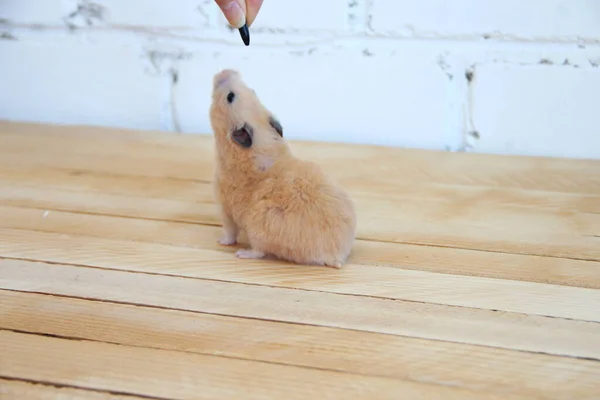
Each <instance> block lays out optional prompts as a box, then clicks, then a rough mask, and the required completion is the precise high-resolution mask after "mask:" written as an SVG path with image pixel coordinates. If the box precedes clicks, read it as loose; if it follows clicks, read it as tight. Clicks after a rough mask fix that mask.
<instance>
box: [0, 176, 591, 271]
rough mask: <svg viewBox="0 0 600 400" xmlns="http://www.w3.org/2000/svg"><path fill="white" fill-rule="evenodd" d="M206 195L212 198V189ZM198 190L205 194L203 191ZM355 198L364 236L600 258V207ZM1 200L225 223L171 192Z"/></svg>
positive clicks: (47, 192)
mask: <svg viewBox="0 0 600 400" xmlns="http://www.w3.org/2000/svg"><path fill="white" fill-rule="evenodd" d="M204 196H205V197H204V198H206V194H205V195H204ZM199 198H200V199H201V198H202V196H200V195H199ZM355 200H356V203H357V209H358V214H359V221H358V222H359V226H358V238H361V239H368V240H377V241H388V242H399V243H412V244H421V245H434V246H445V247H452V248H463V249H476V250H484V251H495V252H505V253H506V252H508V253H515V254H530V255H540V256H552V257H566V258H572V259H580V260H592V261H600V214H589V213H588V214H573V215H571V214H565V215H558V214H557V215H547V216H539V215H536V214H535V213H532V214H531V215H530V214H528V213H527V212H526V211H523V210H520V211H519V212H518V213H516V214H515V213H512V212H506V213H504V214H503V213H502V212H500V211H498V213H495V210H490V209H488V210H487V211H486V210H482V209H480V210H476V209H475V208H474V209H473V210H472V211H468V212H466V210H465V212H463V213H462V214H461V212H459V211H458V210H456V215H455V214H453V212H452V210H451V209H450V208H451V207H450V208H449V206H447V205H444V204H440V203H423V202H420V203H419V202H415V203H413V204H409V203H402V204H400V203H394V202H389V201H387V200H381V199H380V200H378V201H375V200H373V201H372V202H371V203H369V202H366V201H365V200H361V199H360V198H359V199H355ZM0 204H3V205H8V206H21V207H30V208H39V209H49V210H59V211H76V212H85V213H92V214H100V215H115V216H123V217H134V218H145V219H158V220H165V221H179V222H189V223H202V224H210V225H220V224H221V219H220V217H219V215H218V209H217V207H216V205H215V204H213V203H204V202H201V201H200V200H199V201H198V202H195V203H193V202H188V201H183V200H177V199H171V198H169V197H168V196H167V197H165V198H139V197H131V196H125V195H118V194H109V193H93V192H84V191H65V190H60V189H54V188H48V187H47V188H36V187H31V186H23V185H12V186H11V185H9V186H8V188H7V189H6V190H3V191H1V192H0ZM399 207H400V208H399ZM369 210H370V211H369ZM515 210H517V209H515ZM386 212H387V213H388V214H386ZM515 212H516V211H515ZM389 215H393V217H390V216H389ZM528 215H530V216H529V217H527V218H525V217H526V216H528ZM483 216H486V217H485V218H484V217H483ZM479 217H481V218H484V219H483V220H480V219H479ZM485 219H488V220H487V221H485ZM502 220H504V221H505V222H503V223H498V224H497V225H498V227H496V226H495V225H494V221H502ZM522 227H527V228H522ZM540 227H545V228H544V229H541V228H540Z"/></svg>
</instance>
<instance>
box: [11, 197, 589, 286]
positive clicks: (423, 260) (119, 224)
mask: <svg viewBox="0 0 600 400" xmlns="http://www.w3.org/2000/svg"><path fill="white" fill-rule="evenodd" d="M0 227H4V228H13V229H25V230H32V231H40V232H53V233H60V234H68V235H83V236H92V237H101V238H109V239H118V240H133V241H141V242H148V243H160V244H167V245H173V246H178V247H191V248H195V249H204V250H214V251H219V252H223V253H227V254H229V256H230V257H231V258H232V261H233V257H234V256H233V254H232V251H231V248H229V247H224V246H221V245H219V244H217V239H218V237H219V236H220V235H221V230H220V227H214V226H206V225H198V224H186V223H177V222H165V221H156V220H146V219H133V218H123V217H114V216H101V215H92V214H81V213H73V212H65V211H56V210H37V209H29V208H21V207H8V206H0ZM242 241H243V238H242ZM241 246H243V244H241ZM349 262H350V263H356V264H362V265H372V266H380V267H381V266H391V267H399V268H403V269H411V270H421V271H428V272H438V273H445V274H453V275H468V276H480V277H487V278H499V279H509V280H521V281H528V282H538V283H548V284H555V285H566V286H577V287H588V288H596V289H598V288H600V263H597V262H592V261H581V260H571V259H562V258H553V257H540V256H531V255H516V254H507V253H495V252H487V251H479V250H466V249H453V248H445V247H431V246H422V245H409V244H399V243H386V242H374V241H362V240H358V241H357V242H356V244H355V246H354V249H353V251H352V254H351V256H350V259H349ZM239 264H241V263H239ZM540 270H541V271H544V273H543V274H540Z"/></svg>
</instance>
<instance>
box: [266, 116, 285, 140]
mask: <svg viewBox="0 0 600 400" xmlns="http://www.w3.org/2000/svg"><path fill="white" fill-rule="evenodd" d="M269 124H270V125H271V127H272V128H273V129H275V131H276V132H277V133H278V134H279V136H281V137H283V127H282V126H281V124H280V123H279V121H277V120H276V119H275V117H269Z"/></svg>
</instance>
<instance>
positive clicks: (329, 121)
mask: <svg viewBox="0 0 600 400" xmlns="http://www.w3.org/2000/svg"><path fill="white" fill-rule="evenodd" d="M251 41H252V43H251V46H250V47H245V46H243V44H242V41H241V39H240V36H239V34H238V32H237V31H231V30H230V29H229V28H228V27H227V26H226V22H225V19H224V18H223V17H222V15H221V13H220V11H219V10H218V9H217V7H216V5H215V4H214V2H213V1H212V0H177V1H166V0H96V1H93V2H92V1H84V0H1V1H0V118H1V119H10V120H20V121H37V122H51V123H65V124H89V125H104V126H113V127H125V128H135V129H153V130H167V131H173V132H176V131H180V132H184V133H194V134H197V133H200V134H210V132H211V131H210V124H209V120H208V107H209V102H210V85H211V80H212V75H213V74H214V73H216V72H217V71H219V70H220V69H222V68H235V69H238V70H239V71H240V72H241V73H242V75H243V77H244V78H245V80H246V82H247V83H248V84H249V85H250V86H252V87H253V88H254V89H256V91H257V93H258V94H259V96H260V97H261V98H262V100H263V102H264V103H265V105H266V106H267V107H268V108H270V109H271V110H272V111H273V112H274V113H275V114H276V115H277V116H278V117H279V119H280V120H281V122H282V124H283V127H284V133H285V135H286V136H287V137H288V138H294V139H309V140H325V141H344V142H359V143H372V144H384V145H394V146H402V147H419V148H431V149H446V150H449V151H471V152H492V153H508V154H529V155H550V156H560V157H591V158H600V0H562V1H559V0H302V1H300V0H296V1H291V0H265V2H264V5H263V8H262V10H261V12H260V14H259V16H258V19H257V21H256V23H255V24H254V25H253V26H252V28H251ZM467 76H468V77H469V79H467Z"/></svg>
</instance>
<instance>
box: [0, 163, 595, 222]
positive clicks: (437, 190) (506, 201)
mask: <svg viewBox="0 0 600 400" xmlns="http://www.w3.org/2000/svg"><path fill="white" fill-rule="evenodd" d="M9 156H10V157H9ZM35 156H36V155H35V154H33V155H31V156H28V157H27V158H24V157H22V156H20V157H16V156H15V155H13V154H11V155H3V156H2V158H1V159H0V181H1V182H3V185H7V186H8V185H23V184H27V185H28V186H35V187H54V188H60V189H64V190H69V191H72V190H79V191H95V192H102V193H113V194H121V195H129V196H135V197H155V198H156V197H158V198H166V197H168V198H173V199H179V200H188V201H192V202H195V201H199V199H198V197H199V196H201V198H202V200H201V201H206V202H212V201H213V200H214V199H213V195H212V192H211V187H210V182H209V181H208V180H198V179H197V178H196V177H194V178H193V179H189V178H187V179H181V178H173V177H170V176H166V177H161V176H158V177H157V176H146V175H143V174H135V173H132V172H131V170H130V169H129V168H130V166H129V165H124V166H121V167H120V168H119V169H118V170H114V171H113V172H110V173H107V172H103V171H102V169H101V168H100V171H96V170H94V168H91V166H90V165H89V157H86V158H77V157H76V161H77V162H75V160H73V163H72V164H71V166H70V167H69V168H64V167H61V165H63V164H64V162H65V157H48V154H47V153H43V154H42V155H41V156H44V159H46V158H47V159H46V162H45V163H44V164H43V165H38V164H37V163H36V157H35ZM69 156H71V155H69ZM73 156H79V155H73ZM119 160H120V159H115V161H117V162H119ZM32 161H33V162H32ZM130 162H131V161H130ZM165 162H166V161H165ZM149 163H150V161H148V164H149ZM55 164H56V165H55ZM101 164H110V165H111V166H113V167H114V165H113V160H106V159H102V160H101ZM152 164H153V165H160V164H162V161H161V163H155V162H154V163H152ZM136 165H139V161H136ZM184 167H185V168H186V169H194V168H195V165H193V164H192V163H191V162H190V163H188V164H187V165H184V166H182V167H181V168H184ZM211 180H212V176H211ZM346 188H347V189H348V191H349V192H350V194H351V195H352V196H353V197H359V198H373V197H376V198H383V199H393V200H394V201H411V202H415V201H427V202H432V201H433V202H437V203H446V204H447V203H452V204H459V205H463V204H468V205H469V206H473V205H478V206H481V205H485V206H486V207H494V208H497V207H500V208H507V207H508V208H511V207H519V208H526V209H528V210H531V209H533V211H534V212H535V213H539V212H540V211H544V212H565V213H600V195H588V194H577V193H561V192H548V191H535V190H523V189H510V188H492V187H481V186H471V185H469V186H467V185H449V184H436V183H428V182H420V183H416V182H404V181H400V182H396V183H395V184H393V185H389V184H387V183H386V184H378V183H375V182H373V181H372V177H365V179H364V180H355V181H353V182H352V184H347V185H346Z"/></svg>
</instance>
